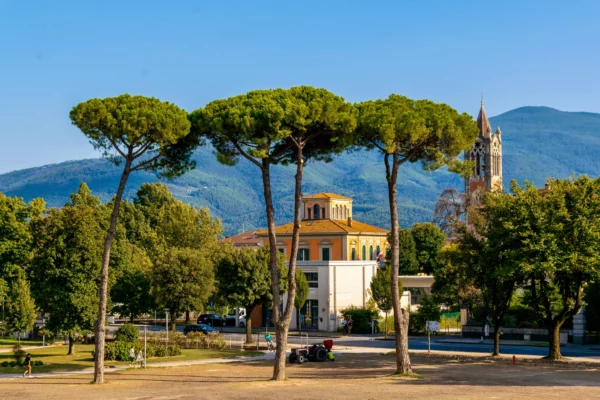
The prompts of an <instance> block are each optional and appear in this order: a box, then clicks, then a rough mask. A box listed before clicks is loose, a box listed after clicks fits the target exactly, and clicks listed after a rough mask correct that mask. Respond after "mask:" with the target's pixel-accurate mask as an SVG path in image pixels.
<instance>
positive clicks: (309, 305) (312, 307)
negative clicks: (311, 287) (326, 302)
mask: <svg viewBox="0 0 600 400" xmlns="http://www.w3.org/2000/svg"><path fill="white" fill-rule="evenodd" d="M300 325H301V326H302V329H303V330H304V329H307V330H317V329H319V301H318V300H306V303H304V306H303V307H302V308H301V309H300Z"/></svg>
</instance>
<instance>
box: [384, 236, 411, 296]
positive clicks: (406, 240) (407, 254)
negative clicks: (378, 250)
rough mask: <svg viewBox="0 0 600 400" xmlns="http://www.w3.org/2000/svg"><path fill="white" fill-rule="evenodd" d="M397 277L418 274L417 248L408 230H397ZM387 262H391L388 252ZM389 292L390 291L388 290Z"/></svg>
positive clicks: (390, 254)
mask: <svg viewBox="0 0 600 400" xmlns="http://www.w3.org/2000/svg"><path fill="white" fill-rule="evenodd" d="M398 249H399V251H400V255H399V260H398V261H399V267H398V269H399V275H417V274H418V273H419V262H418V261H417V247H416V245H415V239H414V238H413V235H412V232H411V231H410V229H399V230H398ZM388 254H389V257H388V258H387V259H389V262H390V263H391V260H392V252H391V251H390V252H388ZM390 290H391V289H390Z"/></svg>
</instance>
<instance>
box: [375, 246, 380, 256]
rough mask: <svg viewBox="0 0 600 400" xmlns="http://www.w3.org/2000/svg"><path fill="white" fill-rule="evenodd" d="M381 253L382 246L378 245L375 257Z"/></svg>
mask: <svg viewBox="0 0 600 400" xmlns="http://www.w3.org/2000/svg"><path fill="white" fill-rule="evenodd" d="M379 253H381V247H379V246H377V254H376V255H375V257H379Z"/></svg>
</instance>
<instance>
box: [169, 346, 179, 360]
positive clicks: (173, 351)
mask: <svg viewBox="0 0 600 400" xmlns="http://www.w3.org/2000/svg"><path fill="white" fill-rule="evenodd" d="M167 355H168V356H169V357H175V356H180V355H181V347H179V346H177V345H176V344H171V345H169V347H167Z"/></svg>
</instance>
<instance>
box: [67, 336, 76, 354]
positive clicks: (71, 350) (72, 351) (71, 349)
mask: <svg viewBox="0 0 600 400" xmlns="http://www.w3.org/2000/svg"><path fill="white" fill-rule="evenodd" d="M67 355H68V356H74V355H75V338H74V337H73V333H70V334H69V352H68V353H67Z"/></svg>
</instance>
